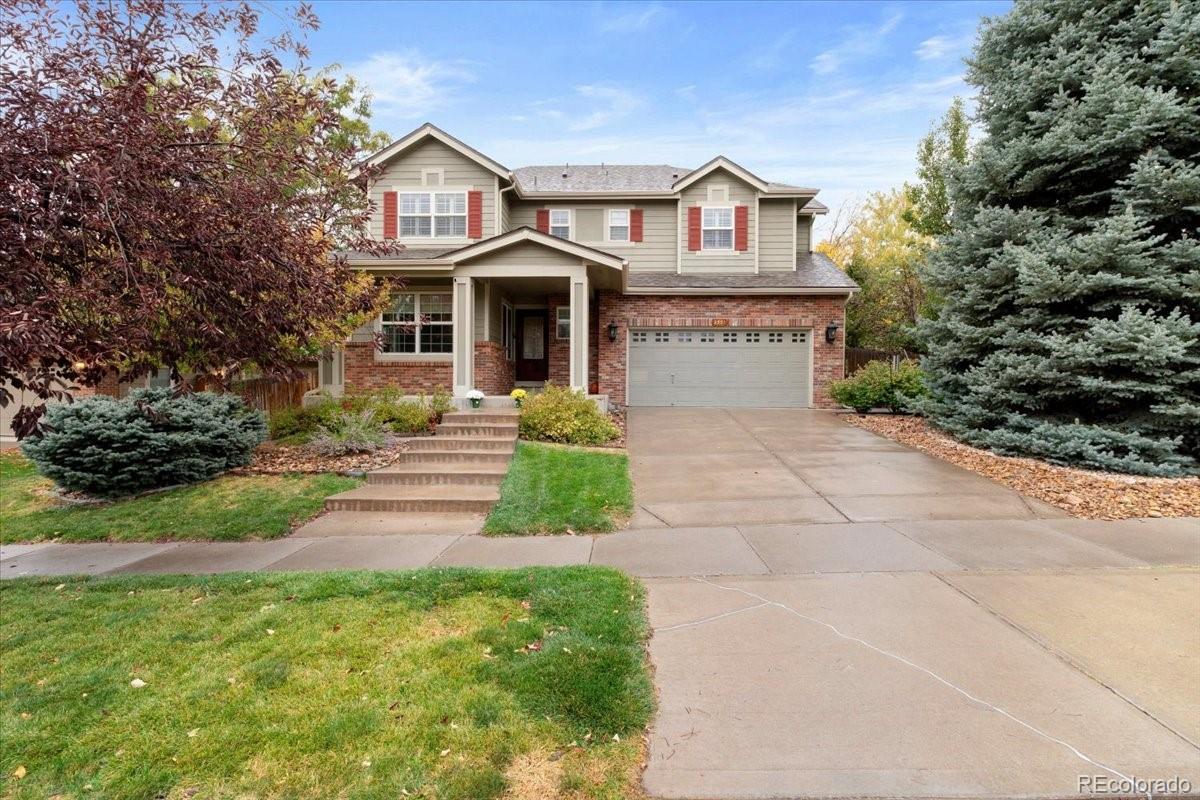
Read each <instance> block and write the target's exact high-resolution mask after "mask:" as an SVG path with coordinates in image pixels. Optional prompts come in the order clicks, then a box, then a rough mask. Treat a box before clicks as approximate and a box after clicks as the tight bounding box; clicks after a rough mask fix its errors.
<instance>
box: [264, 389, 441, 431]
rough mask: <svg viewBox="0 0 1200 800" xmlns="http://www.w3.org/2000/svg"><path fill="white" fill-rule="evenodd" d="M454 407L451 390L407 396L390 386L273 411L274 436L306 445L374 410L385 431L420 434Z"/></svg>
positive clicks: (376, 418) (272, 429)
mask: <svg viewBox="0 0 1200 800" xmlns="http://www.w3.org/2000/svg"><path fill="white" fill-rule="evenodd" d="M453 410H454V401H453V399H452V398H451V396H450V393H449V392H448V391H446V390H445V389H443V388H440V387H439V388H437V389H435V390H434V392H433V394H432V395H430V396H428V397H426V396H425V395H423V394H418V395H416V397H415V399H414V398H413V396H412V395H408V396H406V395H405V393H404V392H403V391H402V390H400V389H397V388H393V387H388V388H385V389H380V390H378V391H374V392H366V393H358V394H349V395H346V396H344V397H337V398H335V397H325V398H324V399H322V400H321V402H319V403H316V404H314V405H310V406H305V407H304V408H285V409H280V410H279V411H273V412H271V438H272V439H274V440H276V441H278V442H282V443H284V444H306V443H308V442H310V441H312V439H313V437H315V436H316V435H317V432H318V431H320V430H324V431H325V432H326V433H337V432H338V431H340V430H341V429H342V427H343V426H344V425H345V424H346V421H347V420H351V419H354V418H356V417H358V416H360V415H362V414H363V413H365V412H367V411H370V412H372V413H373V414H374V417H375V420H376V421H377V422H378V424H379V425H380V426H382V428H383V429H385V430H390V431H393V432H395V433H409V434H411V433H420V432H422V431H426V430H429V429H430V428H431V427H433V426H434V425H435V424H437V423H438V422H440V421H441V418H442V415H443V414H446V413H449V412H450V411H453Z"/></svg>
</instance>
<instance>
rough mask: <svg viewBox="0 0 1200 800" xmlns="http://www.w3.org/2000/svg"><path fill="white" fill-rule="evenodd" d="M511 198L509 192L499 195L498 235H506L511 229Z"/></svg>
mask: <svg viewBox="0 0 1200 800" xmlns="http://www.w3.org/2000/svg"><path fill="white" fill-rule="evenodd" d="M512 196H513V193H512V192H511V191H508V192H503V193H501V195H500V230H499V233H508V232H509V231H511V230H512V229H513V223H512V208H511V203H512Z"/></svg>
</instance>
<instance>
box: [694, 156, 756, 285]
mask: <svg viewBox="0 0 1200 800" xmlns="http://www.w3.org/2000/svg"><path fill="white" fill-rule="evenodd" d="M721 185H724V186H728V187H729V202H728V203H712V204H711V205H731V206H748V207H749V209H750V213H749V217H748V220H747V223H748V231H747V237H748V238H747V242H746V243H747V246H748V249H746V250H742V251H736V250H735V251H728V252H721V253H719V254H718V253H714V252H712V251H709V252H704V251H699V252H695V253H693V252H691V251H689V250H688V249H687V214H688V212H687V210H688V208H690V207H692V206H703V205H708V204H709V203H708V187H709V186H721ZM756 198H757V192H756V191H755V189H754V187H753V186H751V185H750V184H748V183H745V182H743V181H742V180H741V179H740V178H738V177H737V176H735V175H733V174H732V173H730V172H727V171H726V170H723V169H718V170H714V171H713V172H711V173H709V174H708V175H706V176H705V177H704V179H703V180H700V181H698V182H696V183H694V184H692V185H691V186H689V187H687V188H686V189H684V190H683V194H682V200H681V202H680V203H679V219H678V226H679V227H678V230H679V257H680V267H681V271H682V272H685V273H695V272H728V273H737V272H754V253H755V250H756V248H757V247H758V241H757V237H756V236H755V234H754V227H755V225H754V223H755V219H756V218H757V209H756V208H755V206H756V205H757V204H756Z"/></svg>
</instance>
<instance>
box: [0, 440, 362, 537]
mask: <svg viewBox="0 0 1200 800" xmlns="http://www.w3.org/2000/svg"><path fill="white" fill-rule="evenodd" d="M359 483H360V481H359V480H358V479H356V478H346V477H342V476H339V475H333V474H326V475H245V476H226V477H221V478H216V479H215V480H211V481H206V482H205V483H201V484H197V485H195V486H187V487H183V488H179V489H171V490H168V491H164V492H156V493H154V494H147V495H143V496H141V497H136V498H133V499H130V500H118V501H115V502H113V503H105V504H102V505H78V506H63V505H61V504H60V503H59V502H58V501H57V500H56V499H55V498H54V497H53V496H52V495H51V494H50V493H49V492H50V489H51V487H52V486H53V485H54V484H53V483H52V482H51V481H49V480H47V479H45V478H43V477H41V476H40V475H39V474H38V473H37V471H36V470H35V469H34V467H33V464H31V463H30V462H29V461H28V460H26V459H24V458H22V457H21V456H19V455H16V454H9V453H6V454H4V455H3V456H0V485H2V486H3V490H2V491H0V542H5V543H9V542H35V541H42V540H46V539H54V540H56V541H60V542H89V541H114V542H137V541H147V542H152V541H169V540H188V539H215V540H219V541H236V540H241V539H273V538H276V537H279V536H283V535H285V534H286V533H288V531H290V530H291V529H292V527H293V526H295V525H296V524H297V523H299V522H301V521H303V520H305V519H307V518H309V517H311V516H313V515H314V514H316V513H317V512H319V511H320V510H321V508H322V506H323V505H324V502H325V498H326V497H328V496H329V495H331V494H335V493H337V492H342V491H345V490H347V489H353V488H354V487H355V486H357V485H358V484H359Z"/></svg>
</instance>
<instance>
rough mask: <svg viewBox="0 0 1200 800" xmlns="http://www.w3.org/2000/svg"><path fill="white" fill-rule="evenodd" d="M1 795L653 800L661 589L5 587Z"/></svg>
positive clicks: (408, 579) (556, 583)
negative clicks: (649, 785) (648, 602)
mask: <svg viewBox="0 0 1200 800" xmlns="http://www.w3.org/2000/svg"><path fill="white" fill-rule="evenodd" d="M0 607H2V608H3V609H4V614H3V615H2V617H0V649H2V651H3V653H4V669H3V671H0V742H3V746H2V747H0V775H3V778H2V779H0V783H3V784H6V785H5V788H4V789H3V791H2V792H0V794H2V795H3V796H4V797H5V798H11V800H24V799H25V798H29V799H30V800H32V798H39V800H41V798H46V797H52V796H61V797H75V798H87V797H95V798H106V800H143V799H144V798H150V797H163V798H188V797H196V798H229V797H258V798H285V797H286V798H355V799H356V800H369V799H370V798H400V797H422V798H439V800H450V799H451V798H463V799H464V800H483V799H484V798H491V797H497V796H499V795H501V794H502V793H503V792H505V791H506V789H507V790H508V791H509V792H510V795H509V796H511V797H517V798H526V797H529V798H532V797H539V798H541V797H556V796H571V797H585V798H613V799H614V800H616V798H623V797H630V796H638V795H639V794H640V791H639V790H638V788H637V778H638V772H639V766H640V761H641V752H642V750H641V744H642V742H641V734H642V731H643V730H644V728H645V725H646V723H647V721H648V719H649V716H650V713H651V712H652V709H653V691H652V688H651V683H650V677H649V674H648V670H647V666H646V659H645V651H644V642H645V639H646V637H647V635H648V631H647V624H646V620H645V616H644V612H643V595H642V590H641V588H640V586H639V585H638V584H637V583H636V582H634V581H632V580H630V579H629V578H626V577H625V576H623V575H622V574H620V573H618V572H615V571H613V570H608V569H600V568H594V567H570V568H562V569H528V570H513V571H481V570H462V569H459V570H445V569H442V570H420V571H416V572H393V573H383V572H376V573H367V572H342V573H323V574H313V573H305V574H301V573H281V574H272V575H262V574H253V575H251V574H246V573H243V574H232V575H222V576H213V577H178V576H175V577H149V576H138V577H122V578H92V579H87V578H79V579H69V580H67V581H65V582H64V581H62V580H61V579H53V580H41V579H28V580H26V579H18V580H15V581H6V582H4V584H2V585H0Z"/></svg>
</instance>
